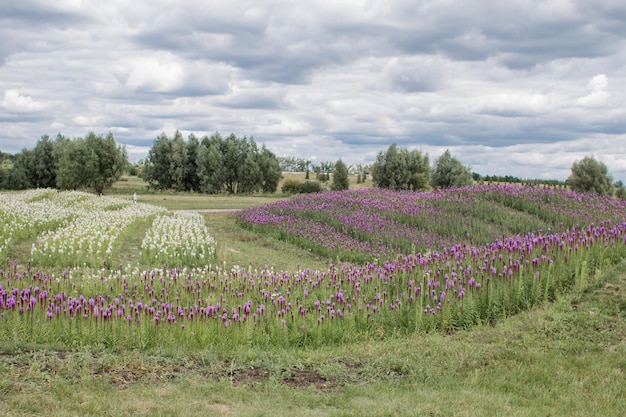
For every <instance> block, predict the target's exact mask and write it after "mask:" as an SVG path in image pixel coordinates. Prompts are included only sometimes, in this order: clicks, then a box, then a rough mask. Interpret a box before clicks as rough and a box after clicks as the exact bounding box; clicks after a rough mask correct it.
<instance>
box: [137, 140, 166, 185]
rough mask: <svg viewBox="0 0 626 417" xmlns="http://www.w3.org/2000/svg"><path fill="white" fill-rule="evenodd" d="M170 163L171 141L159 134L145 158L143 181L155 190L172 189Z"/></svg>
mask: <svg viewBox="0 0 626 417" xmlns="http://www.w3.org/2000/svg"><path fill="white" fill-rule="evenodd" d="M171 161H172V141H171V140H170V139H169V138H168V137H167V136H166V135H165V133H161V134H160V135H159V136H158V137H157V138H156V139H155V140H154V143H153V144H152V148H150V150H149V151H148V157H147V158H146V162H145V166H144V171H143V179H144V180H145V181H147V182H148V183H149V184H150V187H152V188H155V189H157V190H167V189H168V188H172V176H171V174H170V166H171Z"/></svg>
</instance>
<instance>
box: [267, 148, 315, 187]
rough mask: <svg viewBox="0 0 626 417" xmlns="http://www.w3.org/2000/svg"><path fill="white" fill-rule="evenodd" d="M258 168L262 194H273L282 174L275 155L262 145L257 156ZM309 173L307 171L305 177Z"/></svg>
mask: <svg viewBox="0 0 626 417" xmlns="http://www.w3.org/2000/svg"><path fill="white" fill-rule="evenodd" d="M259 168H260V169H261V179H262V181H261V190H262V191H263V192H264V193H275V192H276V190H277V189H278V183H279V182H280V178H281V177H282V175H283V173H282V170H281V169H280V164H279V163H278V159H277V158H276V155H274V154H273V153H272V152H271V151H270V150H269V149H267V148H266V147H265V145H263V146H262V147H261V154H260V155H259ZM308 173H309V171H308V170H307V175H308Z"/></svg>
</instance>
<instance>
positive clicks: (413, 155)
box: [372, 143, 430, 190]
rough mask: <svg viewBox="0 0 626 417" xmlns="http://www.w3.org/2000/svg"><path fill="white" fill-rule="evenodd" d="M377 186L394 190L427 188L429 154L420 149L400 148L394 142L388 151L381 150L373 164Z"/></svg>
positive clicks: (374, 179)
mask: <svg viewBox="0 0 626 417" xmlns="http://www.w3.org/2000/svg"><path fill="white" fill-rule="evenodd" d="M372 169H373V171H374V172H373V181H374V184H375V185H376V186H377V187H380V188H391V189H393V190H425V189H427V188H428V180H429V178H430V167H429V164H428V155H422V153H421V152H420V151H419V150H413V151H410V152H409V151H408V150H407V149H405V148H402V149H398V147H397V145H396V144H395V143H394V144H392V145H391V146H389V148H388V149H387V152H380V153H379V154H378V156H377V158H376V163H374V165H373V166H372Z"/></svg>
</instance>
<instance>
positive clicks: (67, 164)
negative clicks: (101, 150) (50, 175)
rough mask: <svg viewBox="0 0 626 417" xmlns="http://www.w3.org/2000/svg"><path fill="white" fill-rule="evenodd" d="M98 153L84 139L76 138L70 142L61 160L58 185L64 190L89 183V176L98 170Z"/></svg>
mask: <svg viewBox="0 0 626 417" xmlns="http://www.w3.org/2000/svg"><path fill="white" fill-rule="evenodd" d="M96 158H97V156H96V154H95V152H94V151H93V149H91V148H89V147H88V146H87V143H86V142H85V140H84V139H82V138H79V139H74V140H72V141H71V142H70V143H68V144H67V145H66V147H65V151H64V152H63V157H62V159H61V161H60V162H59V170H58V171H57V187H59V188H60V189H62V190H75V189H77V188H80V187H85V186H86V185H87V177H88V176H89V175H92V173H94V172H95V171H96V165H97V161H96Z"/></svg>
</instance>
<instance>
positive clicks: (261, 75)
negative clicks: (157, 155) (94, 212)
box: [0, 0, 626, 179]
mask: <svg viewBox="0 0 626 417" xmlns="http://www.w3.org/2000/svg"><path fill="white" fill-rule="evenodd" d="M8 3H11V4H8ZM0 36H1V37H2V39H3V42H2V43H1V44H0V149H2V151H5V152H18V151H19V150H20V149H22V148H23V147H30V146H33V145H34V144H35V142H36V140H37V139H38V138H39V137H40V136H41V135H43V134H50V135H55V134H56V133H58V132H61V133H63V134H66V135H68V136H81V135H84V134H85V133H86V132H88V131H90V130H93V131H97V132H108V131H111V132H113V133H114V135H115V136H116V138H117V140H118V141H119V142H121V143H125V144H127V145H128V147H129V149H132V152H130V154H131V157H132V158H135V159H138V158H141V157H142V155H144V156H145V153H146V152H147V149H149V147H150V146H151V144H152V141H153V140H154V138H155V137H156V136H157V135H159V134H160V133H161V132H165V133H167V134H173V132H174V131H175V130H176V129H179V130H180V131H181V132H183V133H184V134H185V135H187V134H189V133H192V132H193V133H195V134H197V135H199V136H202V135H204V134H211V133H214V132H216V131H218V132H221V133H225V134H229V133H231V132H233V133H235V134H238V135H247V136H254V137H255V139H256V140H257V141H258V142H262V143H266V144H267V146H268V147H269V148H270V149H272V150H273V151H274V152H275V153H277V154H278V155H293V156H299V157H304V158H309V159H311V158H312V159H314V160H335V159H337V157H338V156H341V157H342V158H343V159H344V161H346V162H347V163H369V162H372V161H373V160H374V159H375V157H376V154H377V153H378V152H379V151H381V150H384V149H386V148H387V147H388V146H389V145H390V144H391V143H393V142H395V143H398V144H399V145H400V146H406V147H417V148H420V149H423V150H424V151H425V152H428V153H429V155H430V156H431V159H432V160H434V159H435V158H436V157H437V156H438V155H439V154H440V153H441V152H443V151H445V149H448V148H449V149H450V150H451V152H452V153H453V154H455V156H458V157H459V158H460V159H461V160H462V161H463V162H464V163H467V164H470V165H471V166H472V167H473V168H474V170H476V171H478V172H482V173H485V174H511V175H518V176H525V177H542V176H543V177H558V178H565V177H567V176H568V175H569V167H570V166H571V164H572V163H573V162H574V161H575V160H576V159H577V158H578V159H580V158H582V157H584V156H585V155H594V156H595V157H597V158H599V159H601V160H603V161H604V162H605V163H606V164H607V166H608V167H609V169H610V170H611V171H612V172H613V174H614V176H615V177H616V179H620V178H621V179H626V166H625V165H624V164H625V162H624V159H623V158H620V157H619V155H624V154H626V149H623V147H624V145H622V144H623V143H626V122H625V121H626V97H625V93H624V91H626V5H624V4H623V2H621V1H617V0H601V1H595V2H587V1H583V0H577V1H569V2H564V1H558V0H547V1H545V0H542V1H538V0H537V1H510V2H502V1H496V0H489V1H486V0H464V1H455V0H442V1H436V2H432V1H417V2H415V1H402V0H393V1H376V0H375V1H369V2H357V1H342V2H332V1H322V2H313V3H307V4H306V5H302V4H300V3H295V2H290V1H281V0H276V1H272V2H266V3H263V4H260V3H258V2H256V1H251V0H250V1H238V2H235V3H233V2H230V1H226V0H214V1H212V2H210V5H207V3H206V2H204V1H200V0H187V1H182V2H181V1H178V0H160V1H146V0H137V1H134V2H130V3H129V2H126V1H123V0H111V1H109V2H96V1H84V2H80V3H77V2H73V1H69V0H59V1H56V2H47V1H43V0H40V1H37V0H24V1H21V2H3V3H0ZM620 152H621V153H620Z"/></svg>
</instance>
